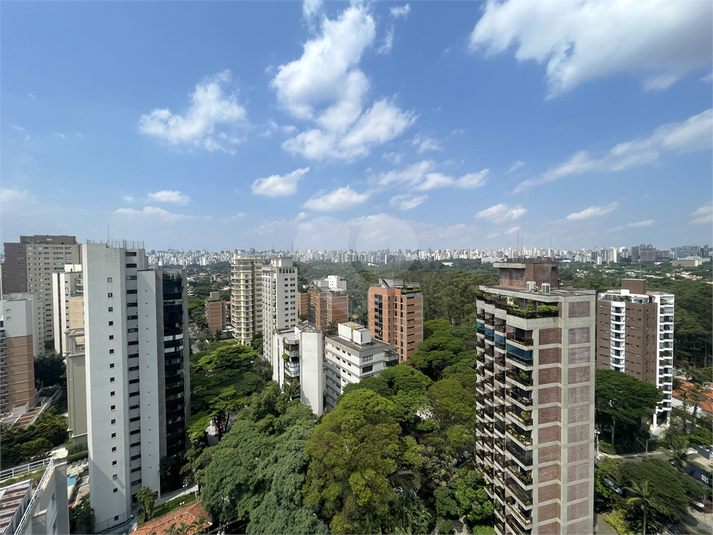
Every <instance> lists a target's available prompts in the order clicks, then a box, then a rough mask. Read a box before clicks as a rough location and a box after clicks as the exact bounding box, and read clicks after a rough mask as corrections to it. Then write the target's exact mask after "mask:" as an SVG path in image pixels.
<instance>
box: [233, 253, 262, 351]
mask: <svg viewBox="0 0 713 535" xmlns="http://www.w3.org/2000/svg"><path fill="white" fill-rule="evenodd" d="M264 264H265V257H264V256H238V254H237V253H236V254H234V255H233V261H232V262H231V266H232V276H231V285H232V288H231V297H230V322H231V324H232V325H233V337H234V338H235V340H236V341H237V342H238V343H239V344H243V345H250V342H251V341H252V339H253V336H255V335H256V334H261V333H262V331H263V314H262V268H263V265H264Z"/></svg>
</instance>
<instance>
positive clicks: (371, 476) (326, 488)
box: [302, 389, 421, 533]
mask: <svg viewBox="0 0 713 535" xmlns="http://www.w3.org/2000/svg"><path fill="white" fill-rule="evenodd" d="M396 412H397V409H396V407H395V405H394V403H393V402H391V401H389V400H387V399H385V398H383V397H381V396H380V395H378V394H376V393H375V392H373V391H371V390H368V389H360V390H357V391H354V392H351V393H349V394H347V395H345V396H343V397H342V398H341V400H340V401H339V403H338V404H337V407H336V408H335V409H334V410H333V411H331V412H330V413H328V414H326V415H325V416H324V418H323V419H322V422H321V423H320V424H319V425H318V426H317V428H316V429H315V432H314V433H313V434H312V435H311V436H310V437H309V439H308V440H307V447H306V450H305V451H306V458H307V462H308V465H309V467H308V470H307V481H306V482H305V484H304V486H303V491H302V492H303V495H304V498H305V502H307V503H309V504H313V505H315V506H317V507H318V508H319V513H320V516H321V517H322V518H324V519H325V520H327V521H329V522H330V528H331V529H332V530H333V531H334V532H335V533H357V532H362V531H364V530H363V529H361V528H363V527H364V526H365V523H368V524H370V525H371V524H374V523H375V524H382V523H384V522H385V521H386V517H387V516H388V513H389V510H390V506H391V505H392V504H393V503H394V502H396V501H397V500H398V494H397V493H396V492H395V491H394V487H395V486H396V485H395V484H394V482H395V481H398V482H399V483H400V484H401V485H404V484H406V485H408V484H409V483H410V485H409V486H410V487H411V488H413V487H415V486H416V484H417V481H416V480H415V479H414V477H415V473H414V472H413V471H412V470H411V469H412V468H413V467H415V466H417V465H419V464H420V462H421V458H420V456H419V454H418V452H419V447H418V445H417V444H416V441H415V440H414V439H413V438H412V437H410V436H406V437H404V436H402V434H401V428H400V426H399V424H398V423H397V421H396V418H395V416H394V415H395V413H396ZM402 488H403V487H402ZM403 490H404V492H406V491H408V490H410V489H409V488H403ZM371 527H374V526H373V525H371Z"/></svg>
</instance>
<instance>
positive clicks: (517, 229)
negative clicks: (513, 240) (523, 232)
mask: <svg viewBox="0 0 713 535" xmlns="http://www.w3.org/2000/svg"><path fill="white" fill-rule="evenodd" d="M517 232H520V226H519V225H518V226H517V227H510V228H509V229H507V230H506V231H505V232H503V234H505V235H506V236H512V235H514V234H515V233H517Z"/></svg>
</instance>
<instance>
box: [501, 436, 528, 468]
mask: <svg viewBox="0 0 713 535" xmlns="http://www.w3.org/2000/svg"><path fill="white" fill-rule="evenodd" d="M505 449H506V450H507V451H508V453H510V455H512V457H513V458H514V459H515V460H517V461H518V462H519V463H520V464H521V465H522V466H523V467H524V468H529V467H532V450H524V449H522V448H521V447H520V446H518V445H517V444H515V443H514V442H511V441H509V440H508V441H507V443H506V444H505Z"/></svg>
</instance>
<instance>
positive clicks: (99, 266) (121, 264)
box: [82, 242, 190, 532]
mask: <svg viewBox="0 0 713 535" xmlns="http://www.w3.org/2000/svg"><path fill="white" fill-rule="evenodd" d="M83 251H84V253H85V254H83V259H82V271H83V279H84V326H85V349H86V385H87V438H88V447H89V487H90V499H91V506H92V508H93V509H94V514H95V517H96V525H95V531H96V532H101V531H103V530H105V529H108V528H110V527H112V526H115V525H118V524H121V523H123V522H125V521H127V520H128V518H129V515H130V514H131V509H132V498H133V497H134V496H135V495H136V492H137V491H138V490H139V489H140V488H141V487H142V486H147V487H150V488H151V489H152V490H154V491H156V492H159V493H160V492H161V482H160V477H159V466H160V462H161V458H162V457H164V456H172V455H180V454H181V453H182V452H183V451H184V450H185V448H186V430H185V425H186V420H187V418H188V416H189V414H190V408H189V407H190V404H189V400H190V384H189V382H190V378H189V374H188V369H189V366H188V347H189V344H187V343H184V334H186V335H187V328H188V310H187V306H186V302H187V296H186V284H185V280H186V277H185V272H184V271H176V270H152V269H149V265H148V260H147V257H146V254H145V252H144V249H143V244H140V243H139V244H127V243H126V242H120V243H118V244H117V246H114V247H110V246H109V245H107V244H104V243H87V244H86V245H84V246H83Z"/></svg>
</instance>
